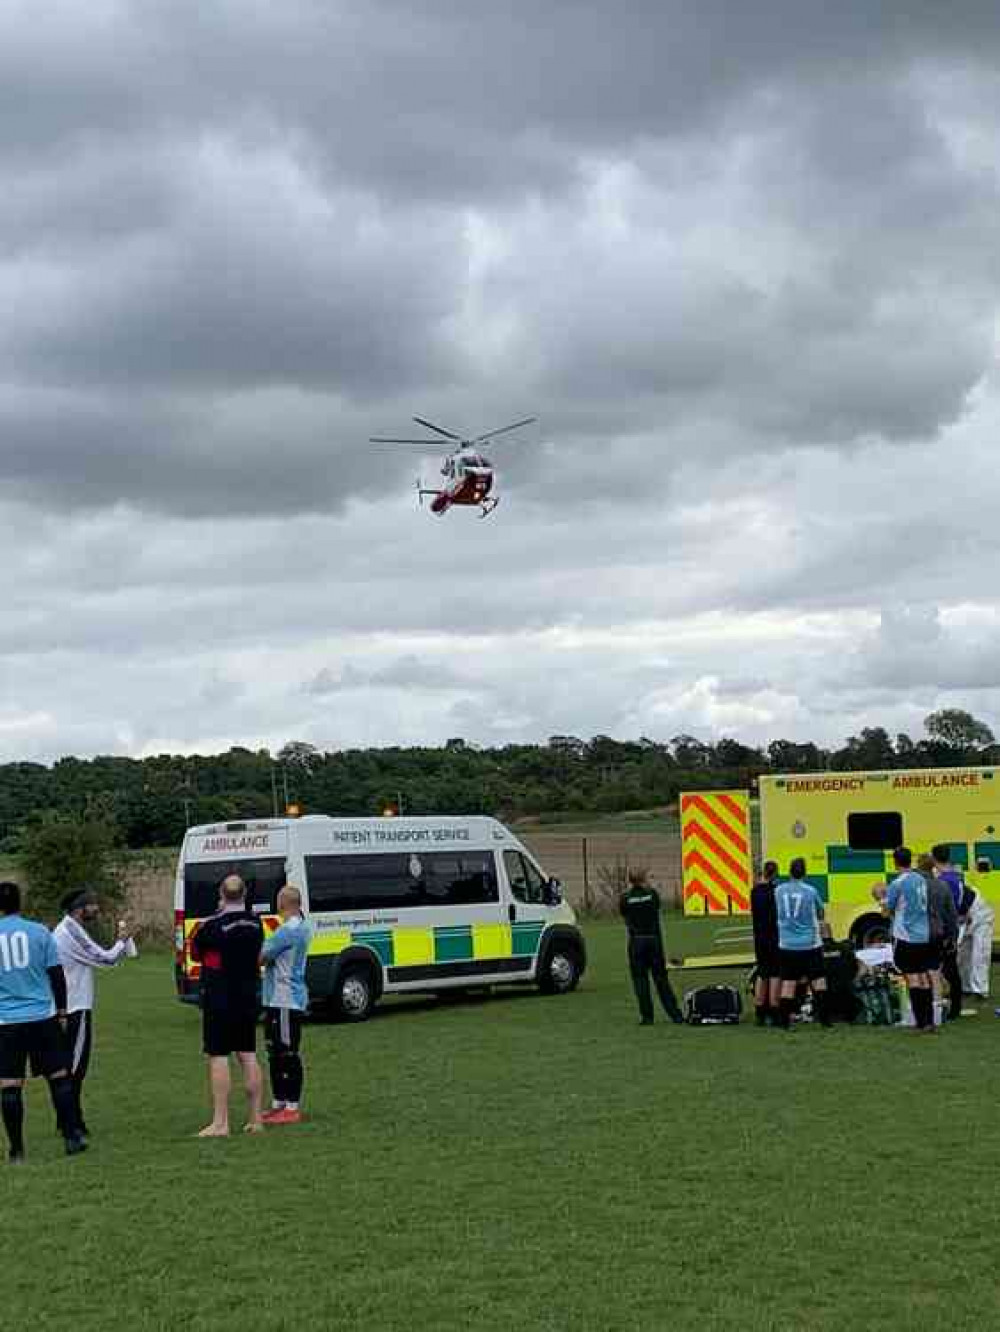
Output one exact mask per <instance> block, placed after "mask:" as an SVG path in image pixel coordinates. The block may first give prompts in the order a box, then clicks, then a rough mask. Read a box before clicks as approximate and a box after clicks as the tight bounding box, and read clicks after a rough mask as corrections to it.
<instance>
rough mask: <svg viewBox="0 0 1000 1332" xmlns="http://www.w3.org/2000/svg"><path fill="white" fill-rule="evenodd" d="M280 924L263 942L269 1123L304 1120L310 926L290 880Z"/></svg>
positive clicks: (280, 897) (283, 897) (282, 897)
mask: <svg viewBox="0 0 1000 1332" xmlns="http://www.w3.org/2000/svg"><path fill="white" fill-rule="evenodd" d="M278 915H279V916H280V917H281V924H280V925H279V926H278V928H277V929H276V930H275V932H274V933H273V934H272V935H271V937H270V939H268V940H267V941H266V943H265V944H264V948H263V951H262V952H261V958H260V960H261V962H262V963H263V965H264V1008H265V1018H264V1033H265V1040H266V1041H267V1056H268V1064H269V1067H270V1073H271V1096H272V1101H271V1109H270V1110H268V1111H267V1112H266V1113H265V1115H264V1123H265V1124H298V1123H301V1121H302V1113H301V1110H300V1108H299V1107H300V1103H301V1101H302V1077H303V1073H302V1056H301V1055H300V1053H299V1047H300V1044H301V1041H302V1022H303V1019H304V1018H305V1015H306V1009H307V1008H308V1007H309V993H308V991H307V989H306V955H307V954H308V952H309V942H310V940H311V939H312V927H311V926H310V924H309V922H308V921H307V920H306V918H305V916H304V915H303V914H302V894H301V893H300V892H299V890H298V889H297V888H294V887H293V886H292V885H291V884H289V883H286V884H285V886H284V888H282V890H281V892H280V893H279V894H278Z"/></svg>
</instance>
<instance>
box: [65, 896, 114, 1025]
mask: <svg viewBox="0 0 1000 1332" xmlns="http://www.w3.org/2000/svg"><path fill="white" fill-rule="evenodd" d="M52 935H53V938H54V939H55V941H56V948H57V949H58V950H59V961H60V962H61V963H62V969H63V971H64V972H65V973H66V1012H67V1013H80V1012H89V1010H90V1009H92V1008H93V1007H94V970H95V968H97V967H115V966H117V965H118V963H119V962H120V961H121V960H122V958H123V957H125V954H126V945H125V943H124V941H122V940H119V942H118V943H116V944H112V946H111V947H110V948H102V947H101V945H100V944H99V943H95V942H94V940H93V939H92V938H91V937H90V935H89V934H88V933H87V931H86V930H85V929H84V928H83V926H82V925H81V924H80V923H79V922H78V921H75V920H74V919H73V917H72V916H63V918H62V920H61V921H60V922H59V924H58V925H57V926H56V927H55V929H54V930H53V931H52Z"/></svg>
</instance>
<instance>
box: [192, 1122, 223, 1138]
mask: <svg viewBox="0 0 1000 1332" xmlns="http://www.w3.org/2000/svg"><path fill="white" fill-rule="evenodd" d="M198 1137H199V1138H228V1137H229V1125H228V1124H222V1125H219V1124H209V1126H208V1128H203V1129H202V1130H201V1132H200V1133H199V1134H198Z"/></svg>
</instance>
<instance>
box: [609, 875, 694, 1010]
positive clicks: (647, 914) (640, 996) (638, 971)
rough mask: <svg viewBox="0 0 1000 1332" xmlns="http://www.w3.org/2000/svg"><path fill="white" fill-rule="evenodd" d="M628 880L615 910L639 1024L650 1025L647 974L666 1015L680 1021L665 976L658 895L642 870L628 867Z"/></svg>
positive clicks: (651, 1001)
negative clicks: (624, 930) (620, 924)
mask: <svg viewBox="0 0 1000 1332" xmlns="http://www.w3.org/2000/svg"><path fill="white" fill-rule="evenodd" d="M628 883H629V886H628V890H627V892H625V893H623V894H622V897H621V900H620V902H619V910H620V911H621V914H622V916H623V918H624V920H625V925H626V927H627V928H628V966H629V971H630V972H631V975H632V986H633V988H634V989H635V997H636V999H637V1000H638V1002H639V1022H640V1026H643V1027H648V1026H651V1025H652V1021H653V996H652V994H651V993H650V988H649V981H650V977H652V980H653V984H654V985H655V986H656V993H657V994H658V995H659V996H660V1003H661V1004H662V1005H663V1011H664V1012H665V1013H666V1015H667V1017H668V1018H669V1019H670V1021H671V1022H675V1023H680V1022H683V1021H684V1019H683V1017H682V1016H681V1010H680V1008H679V1007H678V1006H677V999H676V997H675V995H674V992H673V990H672V989H671V988H670V980H669V978H668V976H667V960H666V956H665V954H664V951H663V935H662V934H661V933H660V910H661V903H660V895H659V893H658V892H657V891H656V889H655V888H653V887H652V885H651V884H650V882H649V875H648V873H647V872H646V870H643V869H635V870H629V875H628Z"/></svg>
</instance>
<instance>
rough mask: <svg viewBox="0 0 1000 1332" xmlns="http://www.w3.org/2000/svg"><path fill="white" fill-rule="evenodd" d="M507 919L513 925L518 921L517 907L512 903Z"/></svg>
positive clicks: (508, 909)
mask: <svg viewBox="0 0 1000 1332" xmlns="http://www.w3.org/2000/svg"><path fill="white" fill-rule="evenodd" d="M507 918H508V919H509V921H510V923H511V924H512V925H513V924H514V921H515V920H517V907H516V906H515V905H514V903H513V902H511V904H510V906H509V907H508V908H507Z"/></svg>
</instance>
